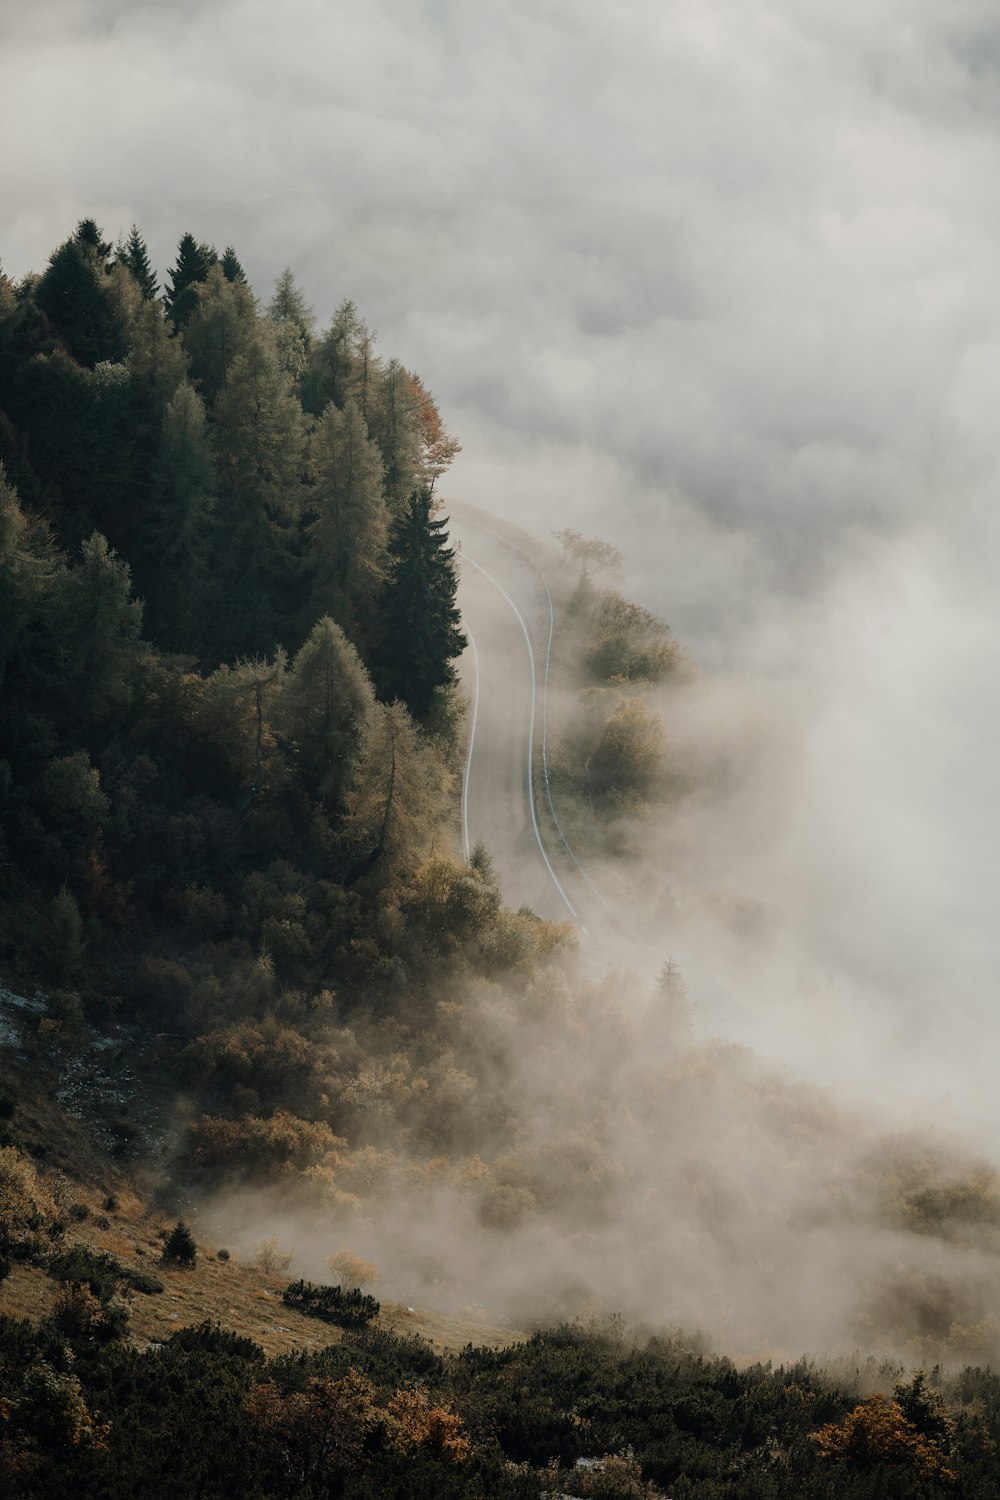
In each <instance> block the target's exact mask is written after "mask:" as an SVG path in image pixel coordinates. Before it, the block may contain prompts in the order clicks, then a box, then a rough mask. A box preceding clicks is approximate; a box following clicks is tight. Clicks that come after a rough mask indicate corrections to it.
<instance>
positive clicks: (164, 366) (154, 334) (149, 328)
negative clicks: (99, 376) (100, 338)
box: [128, 301, 187, 424]
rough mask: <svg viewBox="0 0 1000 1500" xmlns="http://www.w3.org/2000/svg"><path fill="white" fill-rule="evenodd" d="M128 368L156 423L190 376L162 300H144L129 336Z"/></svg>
mask: <svg viewBox="0 0 1000 1500" xmlns="http://www.w3.org/2000/svg"><path fill="white" fill-rule="evenodd" d="M128 368H129V374H130V375H131V377H132V380H133V382H134V383H135V385H136V386H137V387H138V389H139V390H141V391H142V392H144V393H145V395H146V396H147V397H148V399H149V401H150V402H151V404H152V407H153V408H154V410H155V413H156V422H157V424H159V421H160V420H161V418H162V414H163V411H164V408H165V407H166V404H167V402H168V401H169V400H170V398H171V396H172V395H173V394H174V391H175V390H176V389H177V387H178V386H179V385H180V383H181V381H182V380H183V379H184V377H185V374H186V373H187V356H186V354H185V352H184V345H183V343H182V342H181V339H180V337H179V335H178V334H177V333H176V331H175V329H174V327H173V325H172V323H171V322H170V321H169V320H168V318H167V317H166V315H165V313H164V311H163V305H162V303H160V302H158V301H143V303H142V305H141V306H140V308H139V310H138V312H137V314H136V318H135V322H134V323H133V325H132V328H131V331H130V335H129V348H128Z"/></svg>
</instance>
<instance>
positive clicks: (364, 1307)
mask: <svg viewBox="0 0 1000 1500" xmlns="http://www.w3.org/2000/svg"><path fill="white" fill-rule="evenodd" d="M282 1301H283V1302H284V1303H285V1304H286V1306H288V1307H294V1308H296V1309H297V1310H298V1311H299V1312H303V1313H307V1314H308V1315H309V1317H311V1318H322V1319H323V1321H324V1323H339V1324H340V1326H341V1327H342V1328H362V1327H364V1325H365V1324H366V1323H370V1322H371V1321H372V1319H373V1318H377V1317H378V1315H379V1311H380V1306H379V1303H378V1302H376V1301H375V1298H374V1297H369V1296H367V1295H366V1293H364V1292H363V1291H362V1290H361V1288H360V1287H357V1286H356V1287H352V1288H351V1290H350V1291H346V1292H345V1291H344V1290H343V1289H342V1288H341V1287H339V1286H313V1284H312V1282H311V1281H293V1282H292V1284H291V1285H290V1286H287V1287H286V1288H285V1290H284V1292H283V1293H282Z"/></svg>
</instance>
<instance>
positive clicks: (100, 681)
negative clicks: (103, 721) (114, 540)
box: [62, 531, 145, 719]
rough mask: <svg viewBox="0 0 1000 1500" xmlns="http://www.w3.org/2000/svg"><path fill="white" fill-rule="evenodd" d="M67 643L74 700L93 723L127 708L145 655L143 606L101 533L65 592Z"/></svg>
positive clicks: (126, 570) (125, 566) (125, 567)
mask: <svg viewBox="0 0 1000 1500" xmlns="http://www.w3.org/2000/svg"><path fill="white" fill-rule="evenodd" d="M62 603H63V609H64V627H63V640H64V645H65V649H66V654H67V659H68V665H69V667H70V674H71V676H70V681H71V682H72V684H73V694H74V701H75V702H76V703H77V704H78V705H79V708H80V709H81V710H82V712H83V714H84V715H85V716H86V717H88V718H94V719H97V718H101V717H104V716H105V715H106V714H107V712H108V710H109V709H110V710H112V711H114V710H115V709H118V708H121V707H124V706H125V705H127V704H128V702H129V700H130V698H131V696H132V688H133V684H134V676H135V669H136V667H137V665H138V663H139V661H140V660H141V658H142V656H143V655H144V653H145V647H144V646H143V642H142V605H141V603H140V602H139V601H138V600H137V599H134V598H133V597H132V574H131V570H130V568H129V566H128V563H126V562H123V561H122V559H121V558H120V557H118V556H117V554H116V553H115V552H113V551H112V550H111V548H110V547H109V546H108V544H107V541H106V539H105V538H104V537H103V536H101V534H100V532H97V531H95V532H94V533H93V535H92V536H91V537H89V538H88V540H87V541H86V542H84V544H83V548H82V555H81V558H80V563H79V565H78V566H77V567H76V568H73V569H72V570H71V572H70V574H69V577H68V579H67V581H66V585H65V588H64V591H63V599H62Z"/></svg>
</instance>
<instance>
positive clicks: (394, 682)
mask: <svg viewBox="0 0 1000 1500" xmlns="http://www.w3.org/2000/svg"><path fill="white" fill-rule="evenodd" d="M431 504H432V502H431V493H430V490H428V489H422V490H416V491H414V493H413V494H412V495H411V497H410V503H409V505H408V507H407V509H406V511H405V513H404V514H403V515H402V516H401V517H400V519H399V520H398V521H396V522H395V523H394V525H393V528H392V535H391V539H390V555H391V558H392V570H391V573H390V575H389V582H388V584H387V585H386V589H385V592H384V594H383V596H382V631H383V634H382V639H381V640H380V642H379V645H378V647H377V649H376V652H375V655H374V660H373V663H372V671H373V676H374V678H375V683H376V686H377V687H378V690H379V695H380V696H381V697H382V698H383V699H392V698H400V699H402V701H403V702H404V703H405V704H406V706H407V708H409V710H410V712H411V713H412V714H413V715H414V716H415V717H416V718H418V719H422V718H424V717H426V715H427V714H428V713H429V712H430V709H431V706H432V704H433V702H434V697H435V694H436V693H437V691H438V689H439V688H445V687H449V686H450V685H451V684H452V683H453V682H454V681H455V668H454V666H453V665H452V663H453V661H454V660H455V658H456V657H458V656H461V654H462V652H463V651H464V650H465V648H466V646H467V644H468V642H467V640H466V638H465V636H464V635H463V634H462V632H461V629H460V628H459V627H460V624H461V615H460V613H459V609H458V606H457V604H456V602H455V596H456V592H457V589H458V576H457V573H456V571H455V554H454V552H453V551H452V549H451V548H450V547H449V546H448V534H447V531H446V527H447V524H448V523H447V520H440V521H435V520H434V519H433V518H432V515H431Z"/></svg>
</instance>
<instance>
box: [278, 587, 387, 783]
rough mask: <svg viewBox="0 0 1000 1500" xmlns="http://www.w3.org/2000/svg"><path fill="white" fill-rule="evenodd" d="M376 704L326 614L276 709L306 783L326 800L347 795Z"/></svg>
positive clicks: (356, 662) (359, 663)
mask: <svg viewBox="0 0 1000 1500" xmlns="http://www.w3.org/2000/svg"><path fill="white" fill-rule="evenodd" d="M374 708H375V693H374V691H373V689H372V685H371V680H370V678H369V676H368V673H367V672H366V671H365V667H364V663H363V662H362V661H361V658H360V657H359V656H358V653H357V651H356V650H355V649H354V647H353V646H352V645H351V643H350V641H349V640H348V639H347V637H346V636H345V635H344V632H343V631H342V630H341V628H340V626H339V625H337V624H336V623H335V622H334V621H333V620H331V619H330V617H329V615H325V616H324V617H323V618H322V619H321V620H318V621H317V623H316V624H315V625H314V626H313V628H312V630H311V631H310V632H309V636H308V639H307V640H306V641H305V643H304V645H303V646H302V647H301V649H300V650H299V652H298V653H297V655H296V657H295V660H294V661H293V662H292V666H291V669H290V671H289V673H288V675H287V677H286V678H285V681H284V686H283V687H282V691H281V697H280V700H279V702H278V705H277V710H276V719H277V722H278V724H279V725H280V727H281V730H282V732H283V734H284V735H285V736H286V737H287V738H288V740H289V741H290V742H291V744H292V745H293V747H294V749H295V753H296V761H297V765H298V767H299V772H300V774H301V776H302V778H303V780H304V782H305V784H306V786H307V787H308V788H309V789H310V790H311V791H312V792H314V793H315V794H316V795H318V796H319V797H320V799H321V800H322V801H324V802H326V803H328V804H331V805H336V806H339V804H340V802H341V800H342V799H343V797H344V794H345V792H346V791H347V788H348V786H349V785H350V783H351V781H352V779H353V776H354V771H355V767H356V764H357V760H358V755H359V752H360V749H361V745H362V742H363V740H364V736H365V733H366V731H367V726H368V723H369V720H370V719H371V716H372V713H373V712H374Z"/></svg>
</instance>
